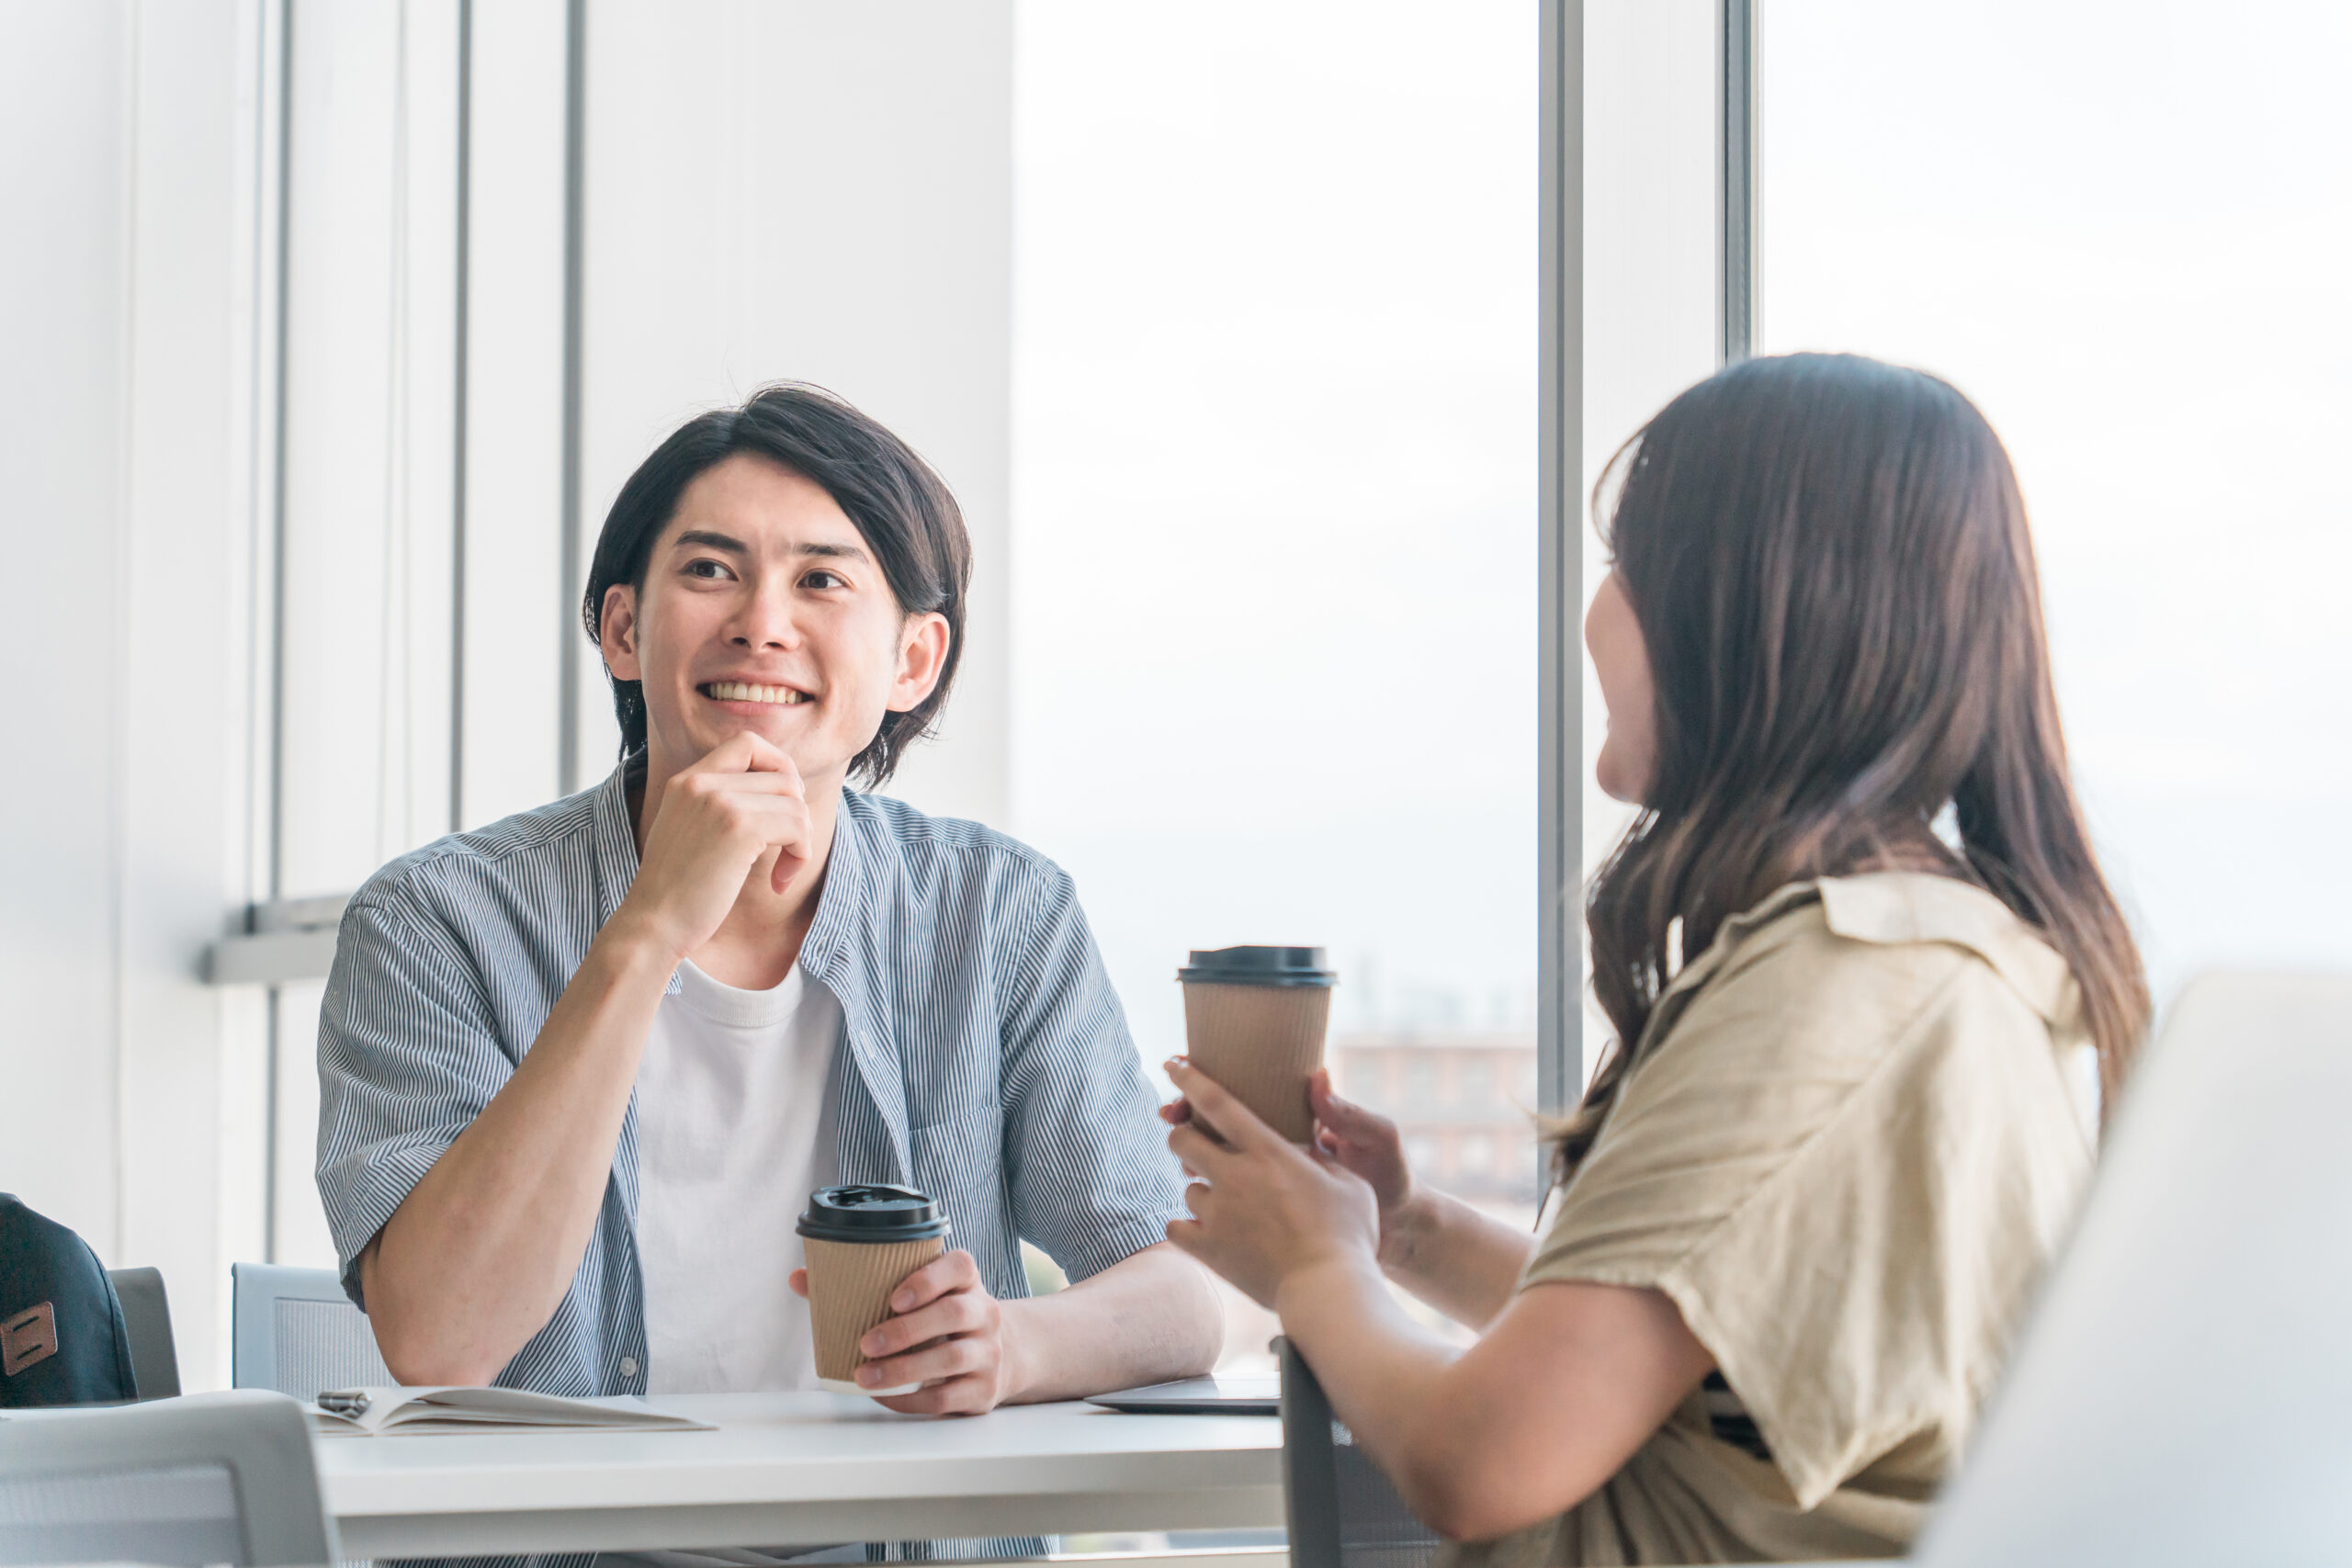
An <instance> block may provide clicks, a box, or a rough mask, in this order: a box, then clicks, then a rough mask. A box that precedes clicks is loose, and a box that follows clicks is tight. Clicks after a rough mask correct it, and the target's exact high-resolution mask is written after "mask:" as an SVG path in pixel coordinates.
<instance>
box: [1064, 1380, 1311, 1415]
mask: <svg viewBox="0 0 2352 1568" xmlns="http://www.w3.org/2000/svg"><path fill="white" fill-rule="evenodd" d="M1086 1403H1088V1404H1099V1405H1101V1406H1103V1408H1104V1409H1105V1410H1125V1411H1127V1412H1129V1413H1130V1414H1133V1415H1137V1416H1279V1415H1281V1414H1282V1409H1283V1391H1282V1382H1281V1380H1280V1379H1278V1378H1184V1379H1182V1380H1180V1381H1178V1382H1156V1383H1153V1384H1152V1385H1151V1386H1149V1387H1148V1388H1127V1389H1121V1390H1120V1391H1119V1392H1118V1393H1098V1394H1096V1395H1095V1396H1094V1397H1093V1398H1091V1399H1090V1400H1088V1401H1087V1402H1086Z"/></svg>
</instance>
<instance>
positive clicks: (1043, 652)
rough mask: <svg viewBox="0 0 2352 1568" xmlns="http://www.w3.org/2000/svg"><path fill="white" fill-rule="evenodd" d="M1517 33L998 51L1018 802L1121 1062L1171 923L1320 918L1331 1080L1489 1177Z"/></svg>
mask: <svg viewBox="0 0 2352 1568" xmlns="http://www.w3.org/2000/svg"><path fill="white" fill-rule="evenodd" d="M1535 24H1536V15H1535V12H1534V10H1533V8H1532V7H1520V6H1477V7H1470V8H1465V9H1459V10H1449V11H1447V12H1445V13H1444V14H1443V16H1442V25H1441V19H1438V18H1436V14H1435V13H1432V12H1430V10H1429V9H1428V8H1427V7H1426V6H1412V5H1406V4H1401V3H1396V0H1382V3H1378V4H1369V5H1367V4H1360V3H1350V4H1336V3H1326V0H1315V3H1305V0H1284V3H1283V4H1278V5H1268V4H1264V3H1262V0H1249V3H1242V0H1214V3H1211V4H1206V5H1202V6H1187V7H1181V8H1177V9H1172V10H1171V9H1168V8H1164V7H1135V6H1100V5H1094V4H1091V3H1084V0H1040V3H1037V4H1029V5H1024V6H1023V10H1022V17H1021V30H1020V44H1019V48H1020V57H1019V61H1018V81H1019V84H1020V96H1019V107H1018V111H1017V112H1018V127H1017V142H1016V159H1017V164H1016V187H1017V189H1018V191H1019V193H1020V212H1019V220H1018V223H1019V228H1018V245H1017V257H1018V263H1017V304H1016V322H1017V325H1016V332H1017V337H1016V364H1017V371H1016V392H1015V447H1014V486H1013V491H1014V543H1015V548H1016V562H1015V569H1014V570H1015V628H1014V630H1015V637H1016V638H1017V641H1016V645H1015V675H1014V708H1015V729H1014V747H1013V756H1014V761H1013V770H1014V773H1013V789H1014V811H1015V817H1016V824H1015V827H1016V830H1017V831H1018V832H1019V833H1020V834H1021V836H1022V837H1023V838H1024V839H1026V840H1029V841H1030V842H1032V843H1034V844H1035V845H1036V846H1038V847H1039V848H1040V849H1041V850H1043V851H1044V852H1046V853H1048V854H1050V855H1052V856H1053V857H1054V858H1055V859H1057V861H1059V862H1060V863H1062V864H1063V865H1064V866H1065V867H1067V868H1068V869H1069V871H1070V872H1071V874H1073V875H1075V876H1076V878H1077V879H1078V886H1079V893H1080V897H1081V898H1082V899H1083V900H1084V902H1085V905H1086V908H1087V911H1088V914H1089V916H1090V918H1091V921H1092V923H1093V926H1094V930H1095V932H1096V935H1097V937H1098V939H1099V940H1100V942H1101V943H1102V947H1103V953H1104V957H1105V959H1106V962H1107V963H1108V964H1109V966H1110V970H1111V974H1112V977H1113V979H1114V981H1115V982H1116V983H1117V985H1118V987H1119V991H1120V994H1121V997H1122V998H1123V999H1124V1001H1125V1006H1126V1010H1127V1016H1128V1019H1129V1021H1130V1023H1131V1024H1132V1026H1133V1028H1134V1031H1135V1034H1136V1042H1137V1043H1138V1045H1139V1046H1140V1048H1141V1049H1142V1051H1143V1052H1144V1054H1145V1057H1146V1059H1147V1061H1148V1062H1150V1063H1153V1064H1155V1065H1156V1064H1157V1063H1158V1062H1159V1061H1160V1060H1161V1059H1162V1058H1164V1057H1166V1056H1167V1055H1170V1054H1172V1053H1174V1052H1176V1051H1177V1050H1179V1049H1181V1048H1182V1043H1183V1013H1182V1002H1181V999H1180V997H1179V994H1178V989H1177V987H1176V984H1175V971H1176V968H1177V966H1178V965H1179V964H1182V962H1183V961H1184V956H1185V953H1186V951H1187V950H1188V949H1191V948H1208V947H1219V946H1224V945H1227V944H1229V943H1236V942H1279V943H1311V944H1316V945H1320V946H1323V947H1326V948H1328V949H1329V952H1330V955H1331V958H1332V961H1333V962H1334V963H1335V964H1336V965H1337V967H1338V968H1339V970H1340V989H1339V992H1338V995H1337V998H1336V1001H1335V1007H1334V1014H1333V1034H1332V1042H1331V1044H1332V1051H1333V1055H1334V1056H1335V1059H1336V1064H1337V1067H1338V1076H1339V1077H1340V1079H1341V1087H1342V1089H1343V1090H1344V1091H1346V1092H1351V1093H1352V1094H1354V1095H1356V1096H1358V1097H1360V1098H1362V1099H1363V1100H1366V1101H1367V1102H1369V1103H1371V1104H1372V1105H1374V1107H1376V1108H1378V1109H1380V1110H1382V1111H1387V1112H1389V1113H1390V1114H1394V1115H1398V1116H1399V1117H1400V1118H1401V1119H1403V1120H1405V1121H1407V1122H1408V1136H1409V1138H1410V1139H1411V1140H1412V1144H1413V1146H1414V1148H1415V1150H1416V1152H1417V1154H1418V1155H1419V1156H1424V1157H1425V1159H1426V1161H1427V1162H1428V1168H1429V1170H1430V1174H1431V1176H1432V1178H1433V1179H1435V1180H1437V1181H1438V1182H1439V1184H1440V1185H1443V1186H1448V1187H1451V1188H1453V1189H1454V1190H1458V1191H1461V1192H1463V1193H1464V1195H1468V1196H1475V1197H1476V1198H1478V1199H1480V1200H1481V1201H1488V1202H1492V1203H1496V1204H1498V1205H1503V1206H1506V1207H1523V1206H1530V1205H1532V1173H1533V1168H1534V1156H1533V1151H1532V1139H1531V1136H1530V1122H1529V1119H1528V1116H1527V1114H1526V1110H1525V1107H1527V1106H1529V1105H1530V1104H1532V1095H1529V1094H1528V1093H1526V1091H1525V1086H1526V1081H1527V1079H1528V1077H1529V1076H1530V1073H1529V1070H1528V1068H1529V1066H1532V1061H1533V1053H1534V1028H1533V1017H1534V995H1535V976H1536V966H1535V952H1536V946H1535V924H1534V922H1535V900H1534V896H1533V895H1534V886H1533V875H1532V872H1533V866H1534V852H1535V832H1534V829H1535V818H1534V802H1535V729H1534V725H1535V675H1536V657H1535V615H1536V595H1535V575H1534V573H1535V549H1536V538H1535V532H1534V527H1533V518H1534V500H1535V497H1534V483H1535V451H1534V436H1535V428H1536V422H1535V346H1536V332H1535V305H1536V298H1535V291H1534V269H1535V221H1536V204H1535V195H1536V184H1535V168H1534V159H1535V148H1536V135H1535V114H1536V85H1537V79H1536V60H1537V55H1536V48H1535ZM1481 1140H1483V1142H1482V1141H1481ZM1267 1332H1270V1330H1269V1329H1268V1328H1267V1327H1266V1326H1265V1325H1263V1324H1255V1323H1253V1322H1252V1321H1250V1320H1248V1319H1246V1317H1237V1320H1236V1328H1235V1334H1234V1338H1233V1345H1234V1347H1235V1348H1238V1349H1246V1350H1248V1351H1251V1352H1255V1351H1258V1350H1260V1349H1261V1348H1262V1345H1263V1341H1264V1338H1265V1336H1266V1333H1267ZM1253 1339H1254V1343H1253V1342H1252V1340H1253Z"/></svg>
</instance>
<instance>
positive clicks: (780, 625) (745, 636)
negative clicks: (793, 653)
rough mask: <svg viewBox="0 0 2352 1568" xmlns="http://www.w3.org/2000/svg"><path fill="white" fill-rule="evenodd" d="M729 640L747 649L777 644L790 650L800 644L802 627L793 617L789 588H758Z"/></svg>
mask: <svg viewBox="0 0 2352 1568" xmlns="http://www.w3.org/2000/svg"><path fill="white" fill-rule="evenodd" d="M728 640H729V642H731V643H733V644H734V645H735V646H736V647H737V648H744V649H762V648H778V649H786V650H787V651H788V650H790V649H796V648H798V647H799V646H800V627H799V626H798V624H797V622H795V620H794V619H793V615H792V600H791V596H790V594H789V592H788V591H786V590H783V589H770V588H768V587H766V586H765V585H763V586H761V587H760V588H759V589H757V590H756V591H755V592H753V593H752V596H751V598H750V599H749V600H748V601H746V602H745V604H744V605H743V610H742V613H741V615H739V616H738V617H737V618H736V622H735V626H734V627H733V631H732V635H731V636H730V637H729V638H728Z"/></svg>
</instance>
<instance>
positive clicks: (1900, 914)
mask: <svg viewBox="0 0 2352 1568" xmlns="http://www.w3.org/2000/svg"><path fill="white" fill-rule="evenodd" d="M1821 908H1822V914H1823V915H1824V917H1825V918H1826V919H1827V920H1828V922H1829V929H1830V930H1831V931H1836V932H1837V933H1838V935H1839V936H1842V937H1846V938H1849V939H1850V940H1852V941H1855V942H1888V943H1895V942H1948V943H1950V944H1951V945H1952V946H1954V947H1962V948H1966V949H1967V950H1968V951H1969V952H1971V953H1975V954H1976V955H1977V956H1978V957H1979V958H1982V959H1983V960H1985V963H1987V964H1991V965H1992V966H1993V970H1994V973H1996V974H1997V975H1999V976H2001V978H2002V979H2003V980H2005V981H2007V983H2008V987H2009V988H2010V989H2011V990H2013V991H2015V992H2017V994H2018V996H2019V997H2020V998H2023V999H2024V1001H2025V1003H2026V1005H2027V1006H2028V1007H2030V1008H2031V1009H2033V1010H2034V1011H2035V1012H2038V1013H2040V1014H2041V1017H2042V1019H2043V1020H2044V1021H2047V1022H2049V1023H2050V1024H2052V1026H2054V1027H2059V1028H2071V1027H2074V1026H2075V1024H2076V1022H2077V1021H2078V1020H2077V1015H2078V1014H2079V1013H2080V1011H2081V1009H2082V993H2081V989H2080V987H2077V986H2076V985H2075V975H2074V971H2073V970H2072V969H2070V968H2068V967H2067V965H2066V961H2065V960H2064V958H2062V957H2060V956H2059V955H2058V951H2057V949H2055V948H2053V947H2052V946H2051V945H2050V943H2049V942H2047V941H2045V940H2043V938H2042V937H2041V935H2040V934H2039V933H2038V932H2036V931H2034V930H2033V928H2032V927H2030V926H2029V925H2027V924H2026V923H2025V921H2023V920H2022V919H2018V915H2017V913H2016V911H2014V910H2012V909H2011V908H2009V907H2008V906H2007V904H2004V903H2002V902H2001V901H2000V900H1999V899H1998V898H1996V897H1993V895H1992V894H1990V893H1987V892H1986V891H1985V889H1983V888H1982V887H1978V886H1975V885H1974V884H1973V883H1967V882H1962V881H1961V880H1960V879H1959V878H1958V877H1952V876H1937V875H1935V874H1932V873H1928V872H1916V871H1883V872H1873V873H1871V874H1868V875H1864V876H1838V877H1824V878H1823V879H1822V881H1821Z"/></svg>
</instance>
